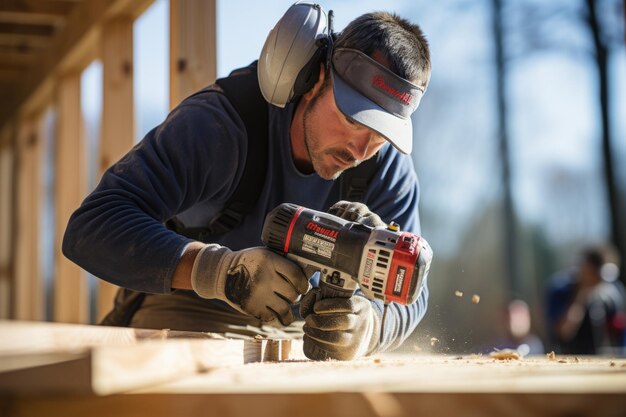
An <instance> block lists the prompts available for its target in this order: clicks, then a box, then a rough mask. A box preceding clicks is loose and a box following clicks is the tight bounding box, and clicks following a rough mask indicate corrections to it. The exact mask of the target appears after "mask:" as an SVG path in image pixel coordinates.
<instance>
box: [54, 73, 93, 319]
mask: <svg viewBox="0 0 626 417" xmlns="http://www.w3.org/2000/svg"><path fill="white" fill-rule="evenodd" d="M56 104H57V112H58V113H57V115H58V121H57V135H56V150H55V156H56V161H55V163H56V166H57V167H58V168H57V170H56V178H55V254H54V255H55V259H54V260H55V274H54V276H55V282H54V319H55V320H56V321H61V322H67V323H87V321H88V301H89V299H88V293H87V291H88V290H87V280H86V279H85V276H84V273H83V271H82V270H81V269H80V268H79V267H78V265H76V264H74V263H73V262H71V261H70V260H69V259H67V258H66V257H65V256H63V254H62V253H61V245H62V242H63V235H64V233H65V228H66V226H67V222H68V220H69V218H70V216H71V214H72V213H73V212H74V210H76V209H77V208H78V206H79V205H80V203H81V201H82V200H83V198H85V194H86V191H87V186H86V178H87V172H86V167H85V163H86V162H85V158H86V155H85V143H84V138H83V122H82V113H81V108H80V73H79V72H71V73H67V74H65V75H64V76H63V77H61V78H60V79H59V84H58V89H57V103H56Z"/></svg>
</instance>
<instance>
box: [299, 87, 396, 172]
mask: <svg viewBox="0 0 626 417" xmlns="http://www.w3.org/2000/svg"><path fill="white" fill-rule="evenodd" d="M303 123H304V143H305V146H306V148H307V151H308V153H309V157H310V159H311V163H312V165H313V168H314V169H315V172H317V174H318V175H319V176H320V177H322V178H324V179H327V180H331V179H336V178H337V177H339V175H340V174H341V173H342V172H343V171H345V170H346V169H348V168H351V167H354V166H356V165H358V164H359V163H361V162H362V161H365V160H366V159H369V158H371V157H372V156H373V155H374V154H375V153H376V152H378V150H379V149H380V148H381V147H382V146H383V145H384V144H385V142H386V140H385V139H384V138H383V137H382V136H380V135H378V134H377V133H376V132H374V131H372V130H370V129H369V128H366V127H364V126H362V125H360V124H357V123H354V122H352V121H351V120H349V119H348V118H347V117H346V116H345V115H344V114H343V113H342V112H341V111H340V110H339V109H338V108H337V105H336V104H335V97H334V94H333V88H332V85H328V86H327V87H326V88H324V89H322V90H321V91H320V92H319V93H318V94H317V95H316V96H315V97H313V99H311V101H310V102H309V103H308V105H307V107H306V109H305V110H304V116H303Z"/></svg>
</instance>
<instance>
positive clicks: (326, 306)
mask: <svg viewBox="0 0 626 417" xmlns="http://www.w3.org/2000/svg"><path fill="white" fill-rule="evenodd" d="M300 315H301V316H302V317H304V318H305V322H304V351H305V353H306V354H307V357H308V358H309V359H313V360H325V359H337V360H343V361H347V360H351V359H356V358H360V357H362V356H365V355H369V354H371V353H373V351H374V350H375V349H376V346H377V344H378V341H379V339H380V320H381V319H380V317H379V316H378V314H377V313H376V311H375V310H374V308H373V307H372V303H371V302H370V301H369V300H368V299H366V298H365V297H361V296H358V295H354V296H352V297H351V298H325V299H321V300H320V299H319V288H314V289H312V290H311V291H309V293H308V294H307V295H305V296H304V298H303V299H302V302H301V303H300Z"/></svg>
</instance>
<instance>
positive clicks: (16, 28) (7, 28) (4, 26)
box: [0, 21, 56, 36]
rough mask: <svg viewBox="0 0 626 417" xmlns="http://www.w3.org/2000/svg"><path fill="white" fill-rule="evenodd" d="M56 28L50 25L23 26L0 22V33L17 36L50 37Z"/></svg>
mask: <svg viewBox="0 0 626 417" xmlns="http://www.w3.org/2000/svg"><path fill="white" fill-rule="evenodd" d="M55 31H56V28H55V27H54V26H50V25H23V24H20V23H3V22H1V21H0V32H2V33H15V34H18V35H35V36H52V35H54V34H55Z"/></svg>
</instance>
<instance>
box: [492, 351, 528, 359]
mask: <svg viewBox="0 0 626 417" xmlns="http://www.w3.org/2000/svg"><path fill="white" fill-rule="evenodd" d="M489 357H490V358H492V359H497V360H499V361H504V360H511V359H513V360H520V359H521V355H520V354H519V352H518V351H516V350H511V349H502V350H496V351H494V352H491V353H490V354H489Z"/></svg>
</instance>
